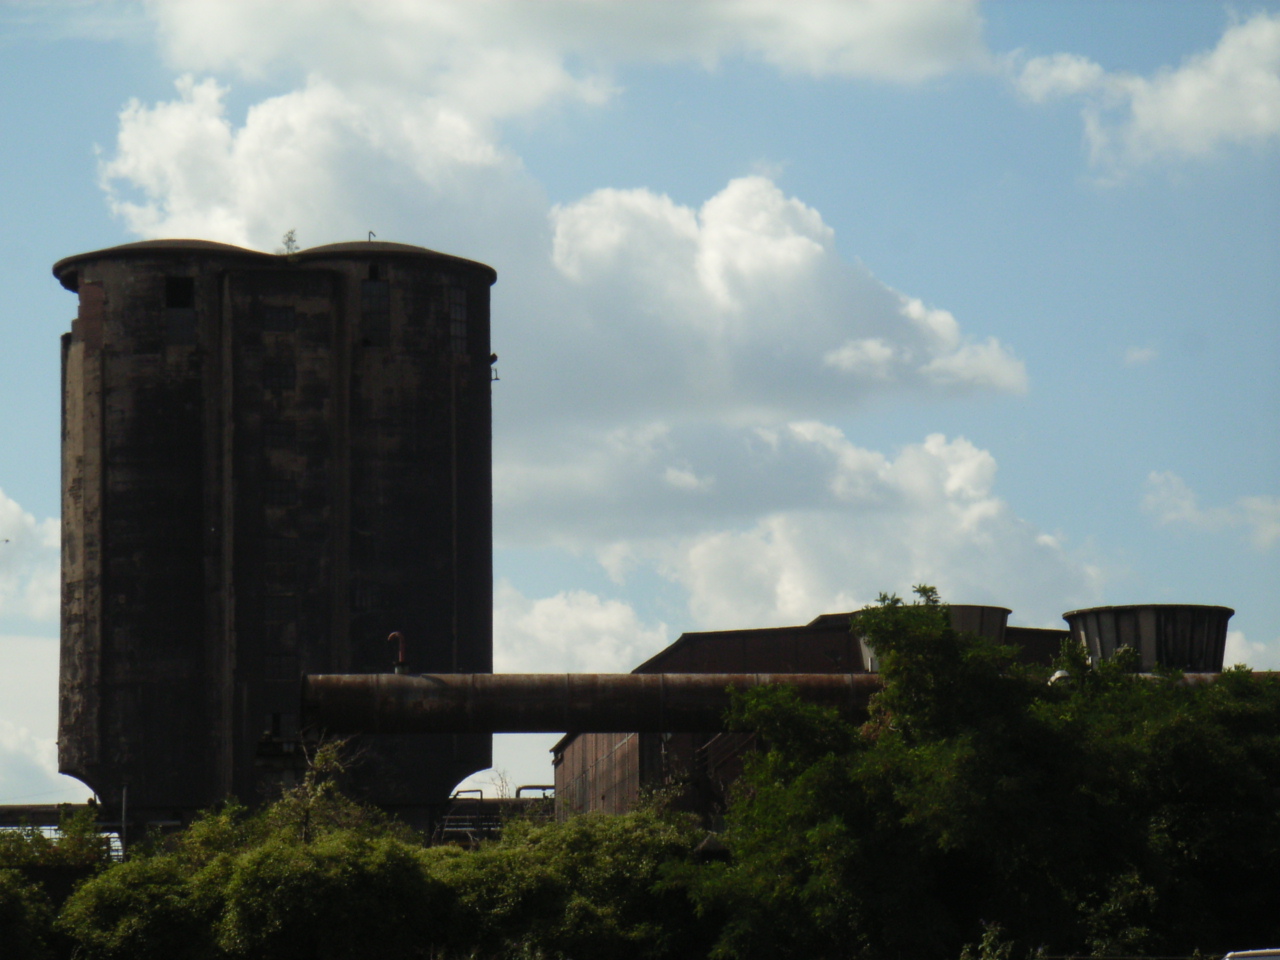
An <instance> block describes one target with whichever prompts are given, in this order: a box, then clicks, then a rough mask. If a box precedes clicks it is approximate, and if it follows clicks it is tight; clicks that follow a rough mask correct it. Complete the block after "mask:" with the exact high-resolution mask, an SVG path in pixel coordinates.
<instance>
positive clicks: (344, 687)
mask: <svg viewBox="0 0 1280 960" xmlns="http://www.w3.org/2000/svg"><path fill="white" fill-rule="evenodd" d="M1140 676H1142V677H1144V678H1145V679H1148V680H1161V679H1162V677H1160V676H1158V675H1155V674H1140ZM1219 676H1220V674H1218V673H1187V674H1184V675H1183V677H1182V682H1183V683H1185V684H1200V683H1212V682H1214V681H1215V680H1217V679H1218V677H1219ZM1253 676H1254V677H1255V678H1258V679H1265V680H1269V681H1273V680H1277V679H1280V672H1277V673H1271V672H1267V671H1255V672H1254V674H1253ZM766 684H786V685H788V686H791V687H794V688H795V689H796V690H797V691H798V692H799V693H800V695H801V696H802V697H804V698H805V699H806V700H808V701H810V702H812V703H820V704H824V705H826V706H831V707H836V708H837V709H838V710H840V711H841V712H842V713H844V714H845V715H846V716H851V717H855V718H856V717H858V716H860V715H863V716H865V714H866V709H867V703H868V701H869V700H870V699H871V695H872V694H874V693H875V692H876V691H878V690H879V689H880V687H881V682H880V675H879V674H878V673H445V674H421V675H418V676H411V675H404V674H392V673H357V674H317V675H312V676H307V677H303V678H302V713H303V720H304V722H305V723H307V724H309V725H310V726H312V727H314V728H318V729H321V730H324V731H326V732H328V733H560V732H563V731H567V730H577V731H591V732H594V733H629V732H637V733H646V732H652V733H680V732H696V731H703V730H719V729H720V728H721V727H722V726H723V724H724V716H725V711H727V710H728V708H729V692H728V691H729V688H733V689H734V690H749V689H751V688H752V687H759V686H764V685H766Z"/></svg>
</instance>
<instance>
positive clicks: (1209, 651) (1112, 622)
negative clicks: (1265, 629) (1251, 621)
mask: <svg viewBox="0 0 1280 960" xmlns="http://www.w3.org/2000/svg"><path fill="white" fill-rule="evenodd" d="M1234 613H1235V611H1234V610H1232V609H1231V608H1230V607H1210V606H1202V605H1200V604H1192V603H1147V604H1133V605H1129V606H1122V607H1090V608H1088V609H1086V610H1072V611H1070V612H1068V613H1064V614H1063V615H1062V619H1064V620H1066V621H1067V623H1068V624H1069V625H1070V628H1071V636H1072V637H1073V638H1075V640H1077V641H1078V642H1079V643H1081V644H1083V645H1084V646H1085V647H1086V648H1087V649H1088V651H1089V656H1090V658H1091V659H1092V660H1093V661H1094V662H1095V663H1096V662H1097V661H1098V660H1104V659H1107V658H1109V657H1111V656H1114V655H1115V652H1116V651H1117V650H1119V649H1120V648H1121V647H1132V648H1133V649H1134V650H1136V651H1137V653H1138V656H1139V659H1140V661H1141V669H1142V670H1143V671H1144V672H1150V671H1152V670H1155V669H1156V668H1157V667H1168V668H1172V669H1176V670H1184V671H1187V672H1189V673H1218V672H1220V671H1221V670H1222V657H1223V654H1224V652H1225V650H1226V645H1227V621H1228V620H1230V619H1231V615H1232V614H1234Z"/></svg>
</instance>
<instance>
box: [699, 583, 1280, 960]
mask: <svg viewBox="0 0 1280 960" xmlns="http://www.w3.org/2000/svg"><path fill="white" fill-rule="evenodd" d="M917 592H918V594H919V598H918V600H917V602H915V603H910V604H907V603H903V602H902V601H901V600H900V599H898V598H896V597H890V596H884V597H881V599H880V602H879V603H878V604H877V605H876V606H875V607H872V608H870V609H868V610H866V611H863V612H862V613H860V614H859V615H858V617H857V619H856V627H857V629H858V631H859V632H860V633H862V634H863V635H864V636H865V637H866V638H867V639H868V641H869V642H870V643H871V644H872V645H873V646H874V648H875V650H876V653H877V655H878V657H879V659H880V662H881V664H882V676H883V678H884V690H883V692H882V693H881V694H879V695H878V696H877V697H876V698H875V699H874V700H873V703H872V705H871V709H870V716H869V718H868V719H867V721H866V722H865V723H863V724H862V725H861V726H860V727H857V726H854V725H852V724H850V723H847V722H844V721H842V720H841V719H840V718H839V717H838V716H836V715H835V714H834V713H832V712H829V711H824V710H822V709H819V708H816V707H814V706H812V705H808V704H804V703H802V702H800V701H799V699H798V698H797V697H795V696H794V694H792V693H790V692H788V691H785V690H763V691H758V692H753V693H751V694H749V695H746V696H744V697H743V698H741V700H740V701H739V703H738V706H737V708H736V716H735V720H736V723H737V724H738V725H739V726H742V727H744V728H750V729H755V730H758V731H760V733H761V735H762V737H763V738H764V740H765V742H766V744H767V749H765V750H764V751H763V752H761V753H760V754H759V755H757V756H755V757H753V758H751V760H750V762H749V763H748V766H747V773H746V775H745V776H744V778H743V781H742V782H741V784H740V789H739V793H738V796H737V798H736V800H735V802H734V803H733V805H732V807H731V809H730V813H729V817H728V830H727V834H726V842H727V844H728V846H729V847H730V849H731V850H732V852H733V854H734V859H733V860H732V862H731V863H729V864H727V865H723V866H716V867H714V868H711V869H709V870H707V871H705V876H704V877H703V879H702V882H701V883H700V885H699V887H698V898H699V902H700V903H701V904H702V905H703V907H704V909H709V910H710V909H714V910H716V911H718V912H719V913H720V914H721V915H723V916H725V917H727V922H726V925H725V927H724V933H723V935H722V937H721V939H720V941H719V943H718V944H717V947H716V954H717V955H718V956H722V957H742V958H747V957H765V956H779V955H788V956H802V955H803V956H807V957H836V956H839V957H849V956H853V957H863V958H868V960H870V958H876V960H879V958H886V960H888V958H899V957H901V958H906V957H912V958H929V957H938V958H943V957H946V958H954V957H955V956H957V955H958V953H959V952H960V950H961V948H962V947H963V946H964V945H965V944H970V945H973V946H972V947H971V950H972V949H978V948H979V941H981V940H983V938H984V937H985V938H986V941H987V943H986V946H985V947H982V949H985V950H986V951H987V952H992V950H994V947H993V945H992V944H993V942H994V941H992V940H991V937H992V936H993V934H991V933H990V931H991V930H993V929H999V930H1001V931H1002V932H1001V934H1000V936H1001V937H1002V938H1003V939H1002V940H1001V941H1000V943H1001V946H1000V949H1001V950H1003V951H1006V953H1008V955H1010V956H1013V955H1025V954H1027V953H1029V952H1032V951H1034V950H1035V949H1037V948H1040V947H1045V948H1047V949H1048V950H1049V951H1050V952H1053V953H1067V952H1093V953H1096V954H1098V955H1103V954H1107V953H1111V954H1115V953H1161V952H1163V953H1166V954H1169V953H1188V952H1190V951H1192V950H1194V949H1201V950H1204V951H1209V952H1211V951H1218V952H1223V951H1225V950H1226V949H1228V948H1230V947H1233V946H1238V945H1239V944H1240V943H1241V942H1246V943H1247V942H1252V943H1260V942H1266V941H1269V940H1272V939H1276V938H1280V910H1277V907H1280V880H1278V879H1277V878H1280V811H1278V810H1277V808H1276V804H1275V802H1274V798H1275V796H1276V795H1277V791H1280V685H1277V684H1276V683H1275V682H1273V681H1270V680H1265V679H1262V678H1255V677H1252V676H1250V675H1249V674H1248V673H1247V672H1243V671H1241V672H1229V673H1227V674H1224V675H1223V677H1222V678H1221V680H1220V681H1219V682H1218V683H1216V684H1209V685H1202V686H1190V685H1186V684H1183V683H1181V682H1180V679H1181V678H1180V677H1178V676H1176V675H1169V676H1165V677H1160V678H1156V679H1151V678H1143V677H1139V676H1136V675H1135V674H1134V673H1133V671H1132V666H1133V665H1132V662H1131V661H1130V660H1129V659H1127V658H1126V657H1124V656H1122V657H1120V658H1118V659H1117V660H1116V661H1113V662H1109V663H1103V664H1099V665H1098V666H1097V667H1096V668H1095V667H1093V666H1091V665H1090V664H1089V663H1088V661H1087V660H1086V659H1085V658H1084V657H1083V655H1082V654H1080V653H1079V652H1078V651H1076V650H1074V649H1071V648H1068V649H1066V650H1064V655H1063V659H1062V661H1061V663H1059V664H1058V666H1059V667H1060V668H1061V669H1063V670H1064V671H1066V678H1065V680H1064V681H1062V682H1058V683H1054V684H1049V683H1048V682H1047V680H1048V677H1047V671H1035V670H1029V669H1026V668H1022V667H1019V666H1018V665H1017V664H1016V663H1014V661H1013V651H1012V650H1009V649H1007V648H1003V647H1000V646H998V645H996V644H993V643H990V642H989V641H985V640H983V639H982V638H980V637H975V636H971V635H964V634H958V633H956V632H955V631H953V630H951V628H950V618H949V615H948V611H947V608H946V607H945V605H944V604H942V603H941V602H940V600H939V599H938V597H937V594H936V591H933V590H932V589H931V588H919V589H918V591H917ZM984 931H985V933H984Z"/></svg>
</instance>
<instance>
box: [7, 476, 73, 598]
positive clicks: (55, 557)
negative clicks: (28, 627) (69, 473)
mask: <svg viewBox="0 0 1280 960" xmlns="http://www.w3.org/2000/svg"><path fill="white" fill-rule="evenodd" d="M61 547H62V526H61V524H60V523H59V522H58V521H57V520H56V519H52V518H50V519H46V520H37V519H36V518H35V517H34V516H32V515H31V514H30V513H28V512H27V511H25V510H23V509H22V507H21V506H19V505H18V503H17V502H16V501H14V500H13V499H12V498H10V497H9V496H7V495H6V494H5V492H4V491H3V490H0V622H2V621H5V620H12V621H36V622H40V623H57V621H58V611H59V609H60V592H59V591H60V589H61V582H62V581H61V568H60V563H61V559H60V558H61Z"/></svg>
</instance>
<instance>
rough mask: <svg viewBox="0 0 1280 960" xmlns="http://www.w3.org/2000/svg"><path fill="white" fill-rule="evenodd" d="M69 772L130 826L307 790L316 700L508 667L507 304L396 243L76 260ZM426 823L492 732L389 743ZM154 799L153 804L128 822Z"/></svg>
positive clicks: (62, 705)
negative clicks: (498, 629) (503, 418)
mask: <svg viewBox="0 0 1280 960" xmlns="http://www.w3.org/2000/svg"><path fill="white" fill-rule="evenodd" d="M53 269H54V274H55V275H56V276H57V278H58V279H59V280H60V281H61V282H62V285H63V286H64V287H66V288H67V289H68V290H70V291H72V292H75V293H77V294H78V295H79V301H80V302H79V312H78V316H77V318H76V320H75V321H74V323H73V324H72V330H71V332H70V333H68V334H65V335H64V336H63V346H62V354H63V438H62V455H63V561H62V563H63V575H62V576H63V614H62V617H63V620H62V661H61V679H60V700H59V765H60V768H61V769H62V771H63V772H64V773H68V774H71V775H72V776H75V777H78V778H79V779H81V780H83V781H84V782H85V783H86V784H88V785H89V786H91V787H92V788H93V789H94V790H95V791H96V792H97V793H98V795H99V796H100V797H101V798H102V799H103V801H104V802H106V803H107V804H108V805H111V806H115V805H118V804H120V803H122V802H127V804H128V807H129V809H130V812H131V816H130V820H131V821H137V822H141V821H145V820H148V819H151V820H173V819H185V818H187V817H188V816H189V815H190V814H191V812H193V811H194V810H197V809H200V808H202V807H205V806H207V805H209V804H210V803H213V802H216V801H217V800H219V799H222V798H225V797H228V796H238V797H239V798H240V799H242V800H244V801H247V802H255V801H257V800H259V799H261V798H263V797H264V796H267V795H269V794H270V792H271V791H272V790H273V789H277V788H278V786H279V784H280V783H281V782H282V781H283V782H285V783H287V782H288V781H289V779H290V778H291V777H292V776H293V775H295V773H296V768H297V759H296V758H295V757H293V756H292V755H291V754H290V750H291V747H292V738H293V736H294V734H295V733H296V725H297V710H298V706H297V705H298V681H299V678H300V677H301V676H302V675H303V674H306V673H359V672H377V671H385V670H387V668H388V667H389V665H390V664H391V662H392V660H393V658H394V657H395V655H396V651H395V650H393V649H391V648H390V647H389V646H388V643H387V636H388V634H389V633H390V632H391V631H394V630H398V631H401V632H402V633H403V634H404V636H405V637H406V640H407V645H408V659H409V662H410V665H411V668H412V669H413V670H414V671H415V672H440V673H448V672H488V671H490V670H491V669H492V660H491V649H492V530H491V527H492V523H491V516H492V510H491V480H490V397H489V391H490V386H489V378H490V373H489V370H490V353H489V349H490V348H489V288H490V286H491V285H492V284H493V282H494V280H495V279H496V274H495V273H494V271H493V270H492V269H491V268H489V267H487V266H485V265H483V264H480V263H475V262H472V261H469V260H462V259H459V258H457V257H451V256H446V255H444V254H440V253H435V252H432V251H430V250H425V249H422V248H419V247H412V246H406V245H402V244H394V243H379V242H370V243H346V244H334V245H331V246H326V247H318V248H315V249H311V250H306V251H302V252H300V253H295V254H291V255H282V256H273V255H270V254H264V253H258V252H254V251H250V250H245V249H240V248H237V247H232V246H227V245H224V244H218V243H209V242H204V241H193V240H160V241H147V242H143V243H132V244H126V245H124V246H119V247H113V248H111V249H108V250H100V251H97V252H94V253H86V254H81V255H79V256H74V257H69V258H67V259H65V260H62V261H60V262H58V263H57V264H56V265H55V266H54V268H53ZM368 740H369V742H368V743H367V744H365V745H364V746H365V748H366V749H365V757H364V761H363V763H362V764H361V765H360V767H359V770H358V772H357V773H356V777H357V786H358V788H359V790H360V792H361V793H363V794H364V795H365V797H367V798H368V799H369V800H372V801H374V802H377V803H379V804H381V805H383V806H384V807H387V808H389V809H392V810H399V811H401V812H402V813H404V814H406V815H407V816H409V817H410V818H411V819H417V818H419V817H420V816H422V815H424V814H425V811H426V809H427V807H428V806H429V805H430V804H432V803H435V802H439V801H440V800H441V799H443V798H444V797H445V796H446V794H447V791H448V789H449V788H450V787H451V786H452V785H453V784H454V783H456V782H457V781H458V780H459V779H461V778H462V777H464V776H465V775H467V774H468V773H471V772H472V771H474V770H477V769H482V768H484V767H486V766H488V765H489V762H490V761H489V749H490V748H489V738H488V737H487V736H483V735H479V736H457V737H455V736H425V735H422V736H420V735H414V736H379V737H372V738H368ZM126 798H127V801H126Z"/></svg>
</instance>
